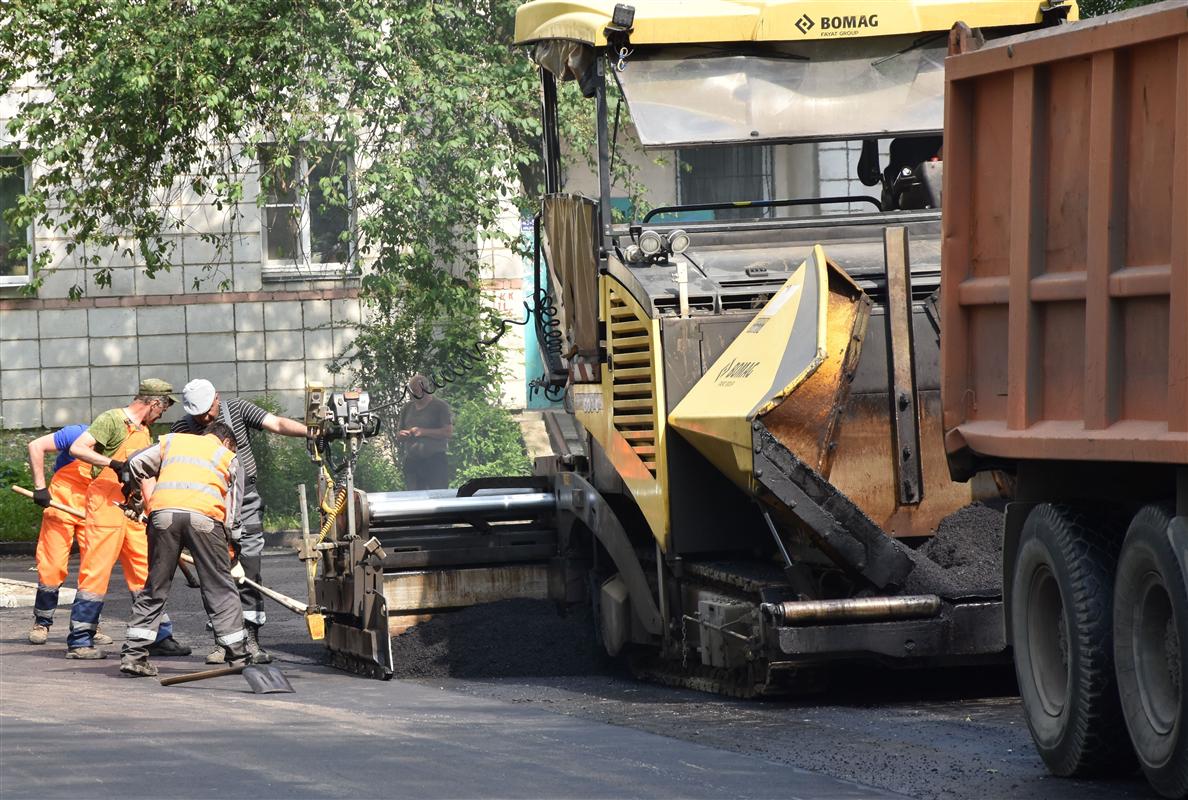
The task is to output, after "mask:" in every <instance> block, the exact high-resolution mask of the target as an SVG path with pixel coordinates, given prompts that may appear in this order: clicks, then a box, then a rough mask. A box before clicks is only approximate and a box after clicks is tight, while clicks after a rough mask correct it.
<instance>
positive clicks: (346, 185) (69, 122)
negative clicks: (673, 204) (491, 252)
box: [0, 0, 631, 428]
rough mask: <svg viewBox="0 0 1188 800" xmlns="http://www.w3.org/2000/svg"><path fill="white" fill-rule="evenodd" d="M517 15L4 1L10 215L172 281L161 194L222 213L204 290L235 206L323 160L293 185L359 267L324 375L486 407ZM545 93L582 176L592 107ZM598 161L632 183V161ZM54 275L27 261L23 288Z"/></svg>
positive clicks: (376, 2)
mask: <svg viewBox="0 0 1188 800" xmlns="http://www.w3.org/2000/svg"><path fill="white" fill-rule="evenodd" d="M516 5H517V2H516V0H489V2H482V3H477V2H468V0H444V2H442V1H441V0H312V1H311V2H292V1H291V0H138V2H135V3H133V2H128V0H10V1H9V2H8V3H7V4H6V6H5V13H4V14H3V15H0V92H3V93H6V94H8V96H9V97H10V98H14V99H15V100H16V102H17V114H16V116H15V118H14V119H13V120H12V122H11V124H10V125H9V126H8V130H7V131H6V132H5V134H4V136H3V138H0V141H4V139H7V140H9V141H11V142H15V143H16V144H17V145H18V146H19V147H20V149H21V150H22V151H23V152H24V153H25V154H26V156H27V157H28V159H29V160H31V161H33V162H35V163H37V164H38V165H39V169H38V170H36V171H35V173H34V175H35V180H34V184H33V186H32V188H31V190H30V191H29V192H28V194H27V195H26V196H24V197H23V198H22V199H21V201H20V205H19V208H18V209H17V211H16V213H15V214H13V215H12V217H11V221H12V222H14V223H15V224H16V225H18V226H24V225H26V224H28V223H30V222H34V223H35V224H36V225H37V228H38V229H39V230H52V231H55V232H56V233H57V234H59V235H62V236H64V237H66V238H68V239H69V240H70V241H71V242H72V244H71V245H70V248H71V250H73V254H74V257H75V259H77V261H78V262H80V263H82V264H84V265H86V266H89V267H92V268H93V270H92V272H91V274H93V275H94V277H95V280H96V281H97V282H99V283H100V284H105V283H110V280H111V271H110V268H111V265H112V264H113V263H116V264H121V265H133V266H137V267H139V268H143V269H144V270H145V271H146V272H147V273H148V274H149V275H150V276H151V275H154V274H156V273H158V272H160V271H162V270H168V269H170V268H171V267H172V266H173V264H174V261H175V260H176V258H177V256H178V254H177V253H176V252H175V250H174V248H175V247H176V244H175V243H176V242H177V241H178V238H177V236H175V235H173V234H179V233H191V234H192V233H193V229H192V228H191V227H190V226H191V224H192V223H191V222H190V221H189V220H187V219H183V218H181V217H180V216H178V212H177V210H176V209H178V208H181V207H183V206H182V204H181V203H179V202H177V201H179V200H188V201H191V202H192V200H193V198H195V197H197V198H204V199H205V200H206V201H208V202H209V203H210V204H211V205H212V206H214V207H215V208H217V209H219V210H220V211H221V212H225V214H226V219H228V220H230V222H228V223H226V224H224V225H222V227H219V228H218V229H216V230H211V229H209V227H208V228H203V229H202V233H201V235H202V236H203V237H204V238H206V239H208V240H209V241H210V242H211V243H212V244H213V245H214V248H215V251H216V253H217V254H218V256H217V258H216V260H215V262H214V263H212V264H210V265H208V267H207V269H208V271H209V272H210V273H211V274H212V275H215V276H219V275H224V274H227V273H225V272H223V271H222V270H221V269H220V268H221V267H223V266H224V265H226V264H228V263H230V262H231V256H232V255H233V253H232V247H231V243H232V242H233V241H234V238H235V236H236V234H237V232H238V230H239V228H240V226H241V225H242V223H243V216H244V211H245V208H246V205H245V204H248V203H250V202H251V201H252V198H253V196H254V197H255V202H256V203H257V204H258V205H260V204H263V202H264V199H265V198H266V197H267V194H268V192H269V191H276V190H278V189H279V188H281V184H282V182H284V181H286V180H288V179H290V178H291V177H292V174H293V171H294V170H295V169H297V168H298V165H302V164H304V165H314V164H321V165H329V169H328V170H327V171H324V172H319V173H318V174H317V175H313V174H312V167H311V168H310V174H308V175H306V176H305V177H307V178H310V180H309V181H305V182H303V181H296V182H295V184H296V185H297V187H298V191H300V192H306V197H305V202H307V203H317V204H319V207H320V208H325V209H330V208H338V209H342V210H343V211H344V212H345V213H348V214H349V215H350V216H351V218H352V219H354V220H355V221H356V223H355V224H354V225H353V226H352V228H351V231H350V232H349V233H348V234H344V241H343V242H341V243H340V244H341V245H342V246H343V248H344V249H345V248H350V249H352V250H353V251H354V252H355V253H356V254H357V255H358V262H359V263H360V264H361V265H363V270H362V272H363V275H362V290H361V291H362V297H363V299H364V301H365V303H366V304H367V306H368V311H369V314H368V323H367V324H366V325H365V326H363V327H362V328H361V330H360V334H359V336H358V338H357V340H356V341H355V343H354V346H353V347H352V348H351V349H349V350H348V351H346V352H342V353H339V354H338V358H337V359H336V362H335V368H337V369H341V370H345V371H346V372H348V373H350V374H351V377H352V380H353V381H354V382H357V383H358V384H359V385H363V386H366V387H367V388H368V389H369V390H370V391H371V393H372V396H373V398H374V402H375V403H376V404H383V405H387V406H388V407H389V412H390V413H392V414H394V413H395V411H396V410H397V408H398V406H399V405H400V401H401V400H402V399H403V396H404V386H405V384H406V382H407V380H408V378H409V377H411V375H412V374H414V373H416V372H424V373H427V374H429V375H430V377H432V378H435V379H438V380H443V379H445V378H448V377H456V378H457V377H458V376H457V373H459V372H461V373H464V374H463V375H462V376H461V377H460V378H458V379H457V380H456V381H455V382H454V383H452V384H451V385H450V387H449V388H447V389H446V390H445V391H444V394H445V396H446V397H447V398H448V399H449V400H450V402H451V403H452V404H454V405H455V406H456V407H460V406H461V405H463V404H465V403H466V402H469V401H478V400H481V401H485V402H495V401H496V400H497V396H496V395H497V389H495V388H494V387H496V386H497V384H498V380H497V375H496V365H497V363H498V356H499V353H498V349H497V347H496V346H490V347H486V348H482V347H480V348H476V347H475V342H479V341H488V342H490V341H492V340H493V339H495V338H496V336H497V334H498V332H499V331H500V330H501V329H502V328H501V325H500V324H499V322H498V321H497V320H495V319H493V318H492V317H491V315H490V313H489V312H488V311H487V310H486V307H485V306H484V304H483V302H482V300H481V296H480V286H479V270H480V266H481V264H480V261H479V248H478V246H477V243H478V241H479V240H480V239H483V238H489V239H495V240H499V239H501V238H502V236H503V235H502V234H501V233H500V232H499V230H498V227H497V226H496V219H497V215H498V213H499V211H500V208H501V204H506V203H508V202H513V203H517V204H518V205H519V206H520V207H521V208H522V209H524V210H529V209H532V208H534V207H535V205H536V200H535V198H537V197H539V194H540V188H541V187H540V181H539V176H540V173H541V170H540V164H539V160H540V159H539V152H540V147H539V137H540V127H539V120H538V111H539V80H538V77H537V73H536V70H535V68H534V66H533V65H532V64H531V62H530V60H529V59H528V58H527V56H526V54H525V53H524V52H523V50H522V49H520V48H515V47H513V46H512V44H511V42H512V38H513V26H514V15H515V8H516ZM562 95H563V97H564V98H565V104H564V106H563V109H562V127H563V129H564V131H565V134H566V138H567V139H568V140H569V141H571V142H573V143H574V145H573V147H572V148H571V151H570V152H572V153H573V154H575V156H574V157H575V159H576V160H578V161H587V162H588V161H589V160H590V159H591V158H592V154H593V152H594V148H593V141H594V117H593V112H594V109H593V104H592V103H590V102H589V101H587V100H584V99H582V98H580V97H579V94H578V92H577V90H576V87H574V86H572V85H568V86H565V87H563V90H562ZM612 102H614V100H613V99H612ZM623 118H624V124H625V120H626V115H625V114H624V117H623ZM262 156H267V161H268V164H270V165H271V166H270V167H269V168H261V167H260V164H261V158H262ZM616 164H617V165H618V166H617V168H616V172H617V173H619V174H620V175H621V176H623V181H621V185H629V180H630V177H631V176H630V170H631V167H630V164H629V159H627V158H625V157H623V154H622V152H620V153H619V157H618V158H617V159H616ZM257 180H258V183H259V189H260V191H259V192H258V193H257V192H256V182H257ZM310 182H312V183H313V184H314V185H313V186H308V184H309V183H310ZM517 190H518V192H519V194H516V195H514V196H513V195H512V194H510V193H512V192H516V191H517ZM262 212H263V209H261V213H262ZM53 267H54V264H52V263H51V253H50V252H49V251H48V250H45V251H42V252H38V253H36V254H35V268H36V277H35V279H34V282H33V285H32V286H31V287H30V290H31V291H35V290H36V287H37V286H38V285H39V283H40V281H41V280H42V279H43V278H44V276H45V274H47V270H50V269H52V268H53ZM84 291H85V287H83V286H76V287H75V289H74V292H73V293H74V294H75V295H78V294H81V293H82V292H84ZM388 427H389V428H391V427H392V426H391V425H389V426H388Z"/></svg>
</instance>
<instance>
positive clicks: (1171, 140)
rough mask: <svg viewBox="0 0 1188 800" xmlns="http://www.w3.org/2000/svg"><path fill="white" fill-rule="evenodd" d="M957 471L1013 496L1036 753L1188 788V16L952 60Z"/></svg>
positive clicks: (1076, 31)
mask: <svg viewBox="0 0 1188 800" xmlns="http://www.w3.org/2000/svg"><path fill="white" fill-rule="evenodd" d="M945 73H946V76H945V77H946V81H947V84H948V89H947V98H946V114H947V119H946V122H945V162H946V163H945V174H944V181H945V184H944V187H945V188H944V193H945V210H944V222H943V232H944V233H943V237H944V245H943V251H942V258H941V261H942V264H943V267H942V278H941V282H942V286H943V290H942V292H941V330H942V336H941V374H942V390H941V395H942V398H943V406H944V407H943V420H944V430H945V446H946V448H947V450H948V453H949V459H950V463H951V465H952V468H953V472H954V475H955V477H957V478H959V479H965V478H968V477H970V476H972V475H974V474H975V473H977V472H979V471H986V470H995V469H997V470H1005V471H1007V472H1008V473H1009V474H1010V476H1011V480H1012V482H1013V484H1014V487H1013V502H1011V503H1010V504H1009V505H1008V506H1007V512H1006V525H1005V534H1004V548H1003V553H1004V558H1003V566H1004V570H1003V572H1004V574H1003V583H1004V591H1003V597H1004V599H1005V602H1006V620H1005V621H1006V626H1007V630H1008V632H1009V636H1008V640H1009V642H1010V644H1011V646H1012V649H1013V652H1014V658H1015V665H1016V672H1017V674H1018V681H1019V690H1020V693H1021V695H1022V698H1023V706H1024V709H1025V710H1026V714H1027V722H1028V725H1029V727H1030V729H1031V734H1032V737H1033V739H1034V740H1035V745H1036V748H1037V749H1038V750H1039V752H1040V754H1041V755H1042V756H1043V759H1044V761H1045V763H1046V764H1047V765H1048V767H1049V768H1050V769H1051V771H1052V772H1054V773H1056V774H1058V775H1092V774H1102V773H1109V772H1117V771H1123V772H1125V771H1128V770H1133V768H1134V761H1135V755H1136V754H1137V756H1138V761H1139V763H1140V764H1141V765H1142V768H1143V771H1144V772H1145V773H1146V775H1147V777H1148V779H1149V780H1150V782H1151V784H1152V785H1153V786H1154V787H1155V788H1156V789H1158V790H1159V791H1160V792H1161V793H1162V794H1164V795H1165V796H1167V797H1184V796H1185V795H1188V730H1185V728H1186V726H1188V717H1186V714H1185V712H1186V710H1188V705H1186V704H1188V693H1186V691H1185V690H1186V688H1188V686H1186V679H1188V671H1186V669H1188V665H1186V662H1185V661H1184V656H1185V652H1184V649H1183V648H1184V647H1185V645H1186V644H1188V594H1186V593H1185V574H1186V573H1185V568H1186V566H1188V3H1185V2H1172V3H1160V4H1157V5H1153V6H1149V7H1147V8H1144V9H1139V10H1136V11H1132V12H1127V13H1122V14H1115V15H1110V16H1107V17H1102V18H1099V19H1094V20H1090V21H1085V22H1081V23H1079V24H1077V25H1070V26H1065V27H1063V28H1061V29H1058V30H1057V29H1054V30H1048V31H1037V32H1034V33H1027V34H1023V35H1020V36H1015V37H1009V38H1005V39H1001V40H998V41H994V42H990V43H987V44H986V45H985V46H984V47H982V48H981V49H979V50H976V51H974V52H970V53H966V54H964V55H959V56H955V57H953V58H950V59H949V61H948V63H947V64H946V70H945Z"/></svg>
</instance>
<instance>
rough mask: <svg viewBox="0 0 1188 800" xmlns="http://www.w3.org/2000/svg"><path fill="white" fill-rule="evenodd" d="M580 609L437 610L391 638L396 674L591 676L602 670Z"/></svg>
mask: <svg viewBox="0 0 1188 800" xmlns="http://www.w3.org/2000/svg"><path fill="white" fill-rule="evenodd" d="M594 631H595V628H594V621H593V617H592V612H591V610H590V608H589V607H588V606H576V607H574V608H572V609H569V610H567V611H566V612H565V613H564V614H563V613H561V612H560V611H559V610H558V607H557V605H556V604H555V603H552V602H549V601H545V600H505V601H503V602H499V603H490V604H488V605H482V606H473V607H471V608H466V609H462V610H460V611H454V612H449V613H445V614H437V615H435V616H433V617H432V618H431V619H429V620H428V621H426V622H422V623H420V624H418V625H415V626H413V627H411V628H409V629H408V630H406V631H405V632H404V633H402V634H400V635H399V636H394V637H392V661H393V664H394V665H395V672H396V677H398V678H495V677H541V676H550V675H594V674H599V673H602V672H605V671H606V670H607V669H608V668H609V664H608V660H607V659H606V657H605V656H604V655H603V651H602V648H601V646H600V645H599V644H598V642H597V641H596V640H595V638H594Z"/></svg>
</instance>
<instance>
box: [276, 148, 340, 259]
mask: <svg viewBox="0 0 1188 800" xmlns="http://www.w3.org/2000/svg"><path fill="white" fill-rule="evenodd" d="M270 146H271V145H270V144H264V145H261V147H262V148H267V147H270ZM261 156H262V153H261ZM345 159H346V167H347V180H346V191H347V230H348V232H349V233H350V236H349V237H348V240H347V257H346V261H345V262H344V261H323V262H314V261H312V260H311V259H310V256H311V254H312V250H313V246H312V239H313V236H312V232H313V225H312V222H313V218H312V214H311V212H310V195H311V193H312V191H311V188H310V175H311V174H312V170H310V168H309V159H308V157H307V156H306V154H305V153H304V152H301V153H297V154H294V157H293V170H294V176H295V177H296V176H298V175H299V176H301V177H300V180H299V181H296V180H295V181H294V183H295V185H294V187H293V191H294V192H295V199H294V203H270V202H268V199H267V198H268V193H267V192H266V190H265V189H264V188H263V186H261V187H260V192H261V194H263V195H264V196H265V202H263V203H261V204H260V206H259V208H260V277H261V279H262V280H264V281H289V280H321V279H336V278H349V277H352V276H355V275H357V274H358V242H357V239H356V231H357V229H358V228H357V222H358V220H357V217H356V212H355V182H354V180H353V179H352V176H353V173H354V157H353V156H352V155H351V154H350V153H348V154H346V156H345ZM256 161H257V169H259V170H260V175H261V176H263V173H264V165H265V161H264V159H263V158H262V157H258V158H257V159H256ZM294 207H298V208H299V209H300V214H299V215H298V222H297V230H298V243H297V244H298V247H299V253H298V254H297V255H296V256H295V257H293V258H285V259H272V258H269V257H268V229H269V225H268V209H270V208H286V209H291V208H294Z"/></svg>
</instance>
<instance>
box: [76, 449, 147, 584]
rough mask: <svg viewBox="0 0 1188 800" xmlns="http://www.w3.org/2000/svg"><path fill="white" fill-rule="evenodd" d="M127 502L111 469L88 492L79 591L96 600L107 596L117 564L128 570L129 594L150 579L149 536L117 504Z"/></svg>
mask: <svg viewBox="0 0 1188 800" xmlns="http://www.w3.org/2000/svg"><path fill="white" fill-rule="evenodd" d="M123 500H124V494H123V492H122V491H121V489H120V484H119V481H117V480H116V479H115V477H114V476H112V475H111V470H104V471H103V472H101V473H100V474H99V477H97V478H96V479H95V480H94V481H93V482H92V483H91V486H90V488H89V489H88V490H87V521H86V524H85V525H84V526H83V531H82V533H81V534H80V535H79V538H78V549H79V553H80V554H81V555H82V564H81V565H80V566H79V570H78V588H79V590H80V591H83V592H87V593H89V594H90V595H93V596H95V597H99V598H101V597H103V595H105V594H107V584H108V582H109V581H110V580H111V570H112V568H113V567H115V564H116V561H119V562H120V564H121V566H123V568H124V582H125V583H127V584H128V590H129V591H131V592H139V591H140V590H141V589H143V588H144V584H145V581H147V580H148V536H147V535H146V534H145V530H144V525H142V524H140V523H139V522H134V521H133V520H130V519H128V518H127V517H125V516H124V512H123V511H122V510H120V509H119V508H118V507H117V506H116V505H115V504H116V502H123Z"/></svg>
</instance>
